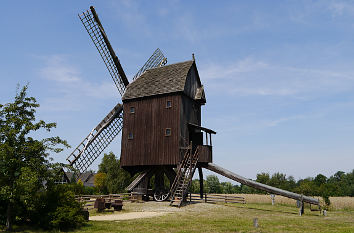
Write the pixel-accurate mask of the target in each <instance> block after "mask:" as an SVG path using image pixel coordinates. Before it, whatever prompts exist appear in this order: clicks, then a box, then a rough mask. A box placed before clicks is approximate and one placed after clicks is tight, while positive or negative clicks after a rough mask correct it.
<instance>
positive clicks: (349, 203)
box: [329, 197, 354, 210]
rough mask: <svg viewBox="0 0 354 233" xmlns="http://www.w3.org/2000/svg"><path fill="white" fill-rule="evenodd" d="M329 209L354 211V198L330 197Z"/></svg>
mask: <svg viewBox="0 0 354 233" xmlns="http://www.w3.org/2000/svg"><path fill="white" fill-rule="evenodd" d="M329 200H330V201H331V206H330V208H331V209H333V210H341V209H347V210H350V209H351V210H353V209H354V197H330V198H329Z"/></svg>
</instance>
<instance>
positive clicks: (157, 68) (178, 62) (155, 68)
mask: <svg viewBox="0 0 354 233" xmlns="http://www.w3.org/2000/svg"><path fill="white" fill-rule="evenodd" d="M187 62H194V61H193V60H187V61H180V62H176V63H173V64H168V65H164V66H157V67H153V68H150V69H146V70H145V71H148V70H153V69H159V68H163V67H168V66H172V65H178V64H181V63H187Z"/></svg>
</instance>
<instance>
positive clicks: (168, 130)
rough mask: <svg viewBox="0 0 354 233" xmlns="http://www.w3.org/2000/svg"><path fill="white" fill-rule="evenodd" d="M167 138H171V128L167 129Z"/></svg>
mask: <svg viewBox="0 0 354 233" xmlns="http://www.w3.org/2000/svg"><path fill="white" fill-rule="evenodd" d="M165 136H171V128H166V129H165Z"/></svg>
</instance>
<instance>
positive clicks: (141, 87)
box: [122, 61, 194, 100]
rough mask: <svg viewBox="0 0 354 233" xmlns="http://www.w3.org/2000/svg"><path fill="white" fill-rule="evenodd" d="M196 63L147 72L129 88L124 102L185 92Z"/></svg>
mask: <svg viewBox="0 0 354 233" xmlns="http://www.w3.org/2000/svg"><path fill="white" fill-rule="evenodd" d="M193 63H194V61H185V62H180V63H175V64H171V65H166V66H162V67H157V68H153V69H149V70H146V71H145V72H144V73H143V74H142V75H141V76H140V77H139V78H137V79H136V80H135V81H134V82H132V83H130V84H129V85H128V86H127V89H126V91H125V93H124V95H123V98H122V99H123V100H128V99H135V98H140V97H146V96H154V95H160V94H166V93H174V92H181V91H184V86H185V83H186V78H187V74H188V71H189V70H190V68H191V66H192V65H193Z"/></svg>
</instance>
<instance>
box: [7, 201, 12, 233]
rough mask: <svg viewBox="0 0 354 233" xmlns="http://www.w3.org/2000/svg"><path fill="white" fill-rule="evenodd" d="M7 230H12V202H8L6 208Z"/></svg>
mask: <svg viewBox="0 0 354 233" xmlns="http://www.w3.org/2000/svg"><path fill="white" fill-rule="evenodd" d="M6 231H12V203H11V202H9V203H8V204H7V210H6Z"/></svg>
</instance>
